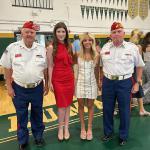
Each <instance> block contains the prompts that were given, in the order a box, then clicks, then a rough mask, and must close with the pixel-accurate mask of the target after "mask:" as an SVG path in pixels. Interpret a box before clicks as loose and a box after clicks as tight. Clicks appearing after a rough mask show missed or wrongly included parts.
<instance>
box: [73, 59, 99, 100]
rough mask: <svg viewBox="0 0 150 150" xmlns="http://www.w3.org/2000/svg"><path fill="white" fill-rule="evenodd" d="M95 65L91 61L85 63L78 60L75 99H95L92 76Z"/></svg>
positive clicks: (95, 86) (95, 85)
mask: <svg viewBox="0 0 150 150" xmlns="http://www.w3.org/2000/svg"><path fill="white" fill-rule="evenodd" d="M94 68H95V64H94V61H93V60H90V61H85V60H83V59H81V58H78V71H77V82H76V88H75V95H76V97H77V98H88V99H96V98H97V92H98V88H97V83H96V78H95V74H94Z"/></svg>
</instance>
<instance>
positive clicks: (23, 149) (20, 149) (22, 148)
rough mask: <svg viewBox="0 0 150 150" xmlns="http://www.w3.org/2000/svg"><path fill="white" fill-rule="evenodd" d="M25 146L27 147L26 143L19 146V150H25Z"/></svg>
mask: <svg viewBox="0 0 150 150" xmlns="http://www.w3.org/2000/svg"><path fill="white" fill-rule="evenodd" d="M27 145H28V143H26V144H19V150H25V148H26V147H27Z"/></svg>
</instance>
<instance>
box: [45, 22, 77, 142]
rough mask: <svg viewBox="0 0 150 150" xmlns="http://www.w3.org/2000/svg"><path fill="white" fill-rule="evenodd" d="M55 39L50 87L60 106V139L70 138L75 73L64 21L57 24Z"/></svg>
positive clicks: (50, 58)
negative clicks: (69, 128)
mask: <svg viewBox="0 0 150 150" xmlns="http://www.w3.org/2000/svg"><path fill="white" fill-rule="evenodd" d="M53 35H54V41H53V44H52V45H51V46H49V48H48V51H47V57H48V69H49V82H50V89H51V91H53V92H54V95H55V99H56V105H57V107H58V124H59V125H58V140H61V141H62V140H63V139H65V140H68V139H69V137H70V133H69V130H68V127H69V117H70V105H71V104H72V100H73V94H74V74H73V69H72V65H73V60H72V56H73V55H72V49H71V44H70V43H69V41H68V30H67V27H66V25H65V24H64V23H63V22H59V23H57V24H56V25H55V27H54V31H53Z"/></svg>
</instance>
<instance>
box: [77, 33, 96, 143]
mask: <svg viewBox="0 0 150 150" xmlns="http://www.w3.org/2000/svg"><path fill="white" fill-rule="evenodd" d="M80 45H81V49H80V52H79V55H78V61H77V64H78V71H77V81H76V92H75V94H76V97H77V100H78V105H79V107H78V111H79V117H80V123H81V133H80V138H81V139H83V140H85V139H87V140H92V139H93V134H92V121H93V113H94V99H96V98H97V91H98V88H97V81H96V78H95V73H94V69H95V67H96V65H97V64H98V62H99V54H98V53H97V51H96V45H95V38H94V37H93V36H92V35H91V34H89V33H85V34H83V35H82V38H81V40H80ZM85 100H86V101H87V107H88V129H87V131H86V129H85V121H84V105H85Z"/></svg>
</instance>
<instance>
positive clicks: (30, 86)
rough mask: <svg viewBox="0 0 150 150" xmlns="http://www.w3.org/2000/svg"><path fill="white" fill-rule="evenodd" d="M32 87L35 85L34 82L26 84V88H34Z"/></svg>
mask: <svg viewBox="0 0 150 150" xmlns="http://www.w3.org/2000/svg"><path fill="white" fill-rule="evenodd" d="M34 87H35V83H29V84H27V86H26V88H34Z"/></svg>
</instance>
